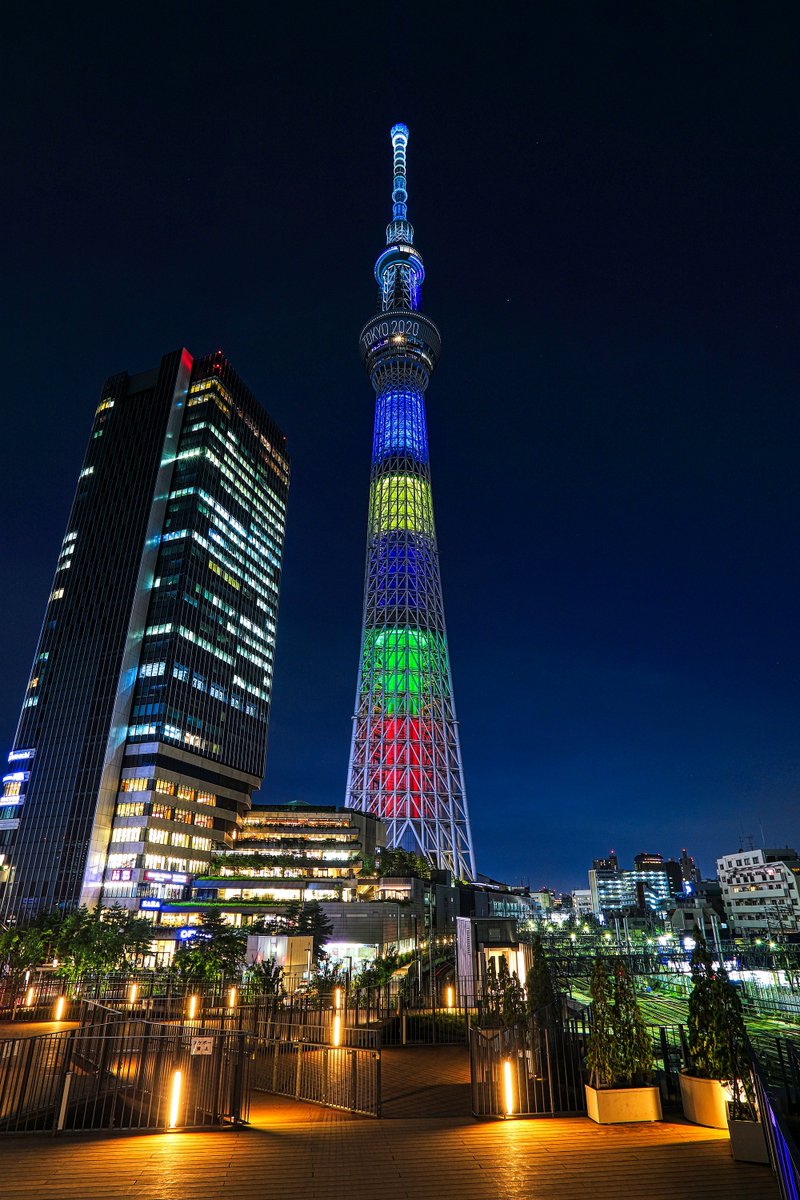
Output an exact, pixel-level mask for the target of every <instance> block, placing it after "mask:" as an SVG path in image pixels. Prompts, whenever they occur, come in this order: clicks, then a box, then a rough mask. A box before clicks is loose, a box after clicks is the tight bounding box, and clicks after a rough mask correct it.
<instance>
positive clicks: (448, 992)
mask: <svg viewBox="0 0 800 1200" xmlns="http://www.w3.org/2000/svg"><path fill="white" fill-rule="evenodd" d="M444 1002H445V1004H446V1005H447V1007H448V1008H452V1007H453V1004H454V1002H455V991H454V989H453V988H452V987H446V988H445V989H444Z"/></svg>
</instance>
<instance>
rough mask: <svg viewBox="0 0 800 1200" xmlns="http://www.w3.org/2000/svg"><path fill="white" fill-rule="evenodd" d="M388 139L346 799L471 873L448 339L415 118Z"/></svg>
mask: <svg viewBox="0 0 800 1200" xmlns="http://www.w3.org/2000/svg"><path fill="white" fill-rule="evenodd" d="M391 140H392V148H393V153H394V182H393V190H392V220H391V222H390V223H389V226H388V228H387V230H386V249H385V250H384V251H383V252H382V253H381V254H380V256H379V257H378V261H377V262H376V264H375V278H376V280H377V282H378V287H379V289H380V291H379V312H378V313H377V314H376V315H375V316H374V317H373V318H372V320H370V321H368V322H367V324H366V326H365V327H364V329H363V330H362V333H361V342H360V346H361V356H362V359H363V361H364V366H365V368H366V370H367V374H368V375H369V378H370V382H371V383H372V386H373V388H374V389H375V393H376V400H375V429H374V436H373V445H372V474H371V486H370V503H369V522H368V531H367V564H366V577H365V584H364V623H363V634H362V642H361V661H360V666H359V674H358V690H357V694H356V711H355V716H354V720H353V740H352V746H351V752H350V769H349V772H348V781H347V798H346V803H347V805H348V806H349V807H350V808H357V809H360V810H361V811H363V812H369V813H374V814H375V815H377V816H379V817H381V818H383V819H384V820H385V821H386V824H387V845H389V846H390V847H401V848H403V849H405V850H410V851H414V852H415V853H417V854H420V855H422V856H424V857H425V858H427V859H428V861H429V862H430V863H431V864H432V865H433V866H435V867H440V868H448V869H450V870H451V871H452V872H453V873H454V875H455V876H457V877H458V878H460V879H474V877H475V860H474V855H473V851H472V835H471V833H470V827H469V816H468V812H467V801H466V795H465V790H464V772H463V768H462V765H461V749H460V746H459V739H458V726H457V722H456V713H455V704H454V701H453V687H452V681H451V675H450V660H449V655H448V651H447V633H446V629H445V622H444V606H443V603H442V584H441V578H440V574H439V554H438V549H437V545H436V532H435V529H434V523H433V503H432V499H431V474H430V463H429V459H428V436H427V428H426V421H425V390H426V388H427V386H428V383H429V381H430V377H431V375H432V374H433V370H434V368H435V366H436V363H437V361H438V358H439V353H440V350H441V339H440V337H439V331H438V330H437V328H436V326H435V325H434V324H433V322H432V321H431V320H430V319H429V318H428V317H426V316H424V315H423V313H422V312H420V300H421V289H422V281H423V279H424V277H425V271H424V268H423V265H422V259H421V257H420V255H419V252H418V251H417V249H416V248H415V246H414V230H413V227H412V226H411V224H410V223H409V221H408V219H407V207H406V200H407V193H406V146H407V144H408V129H407V128H406V126H405V125H395V126H394V128H393V129H392V131H391Z"/></svg>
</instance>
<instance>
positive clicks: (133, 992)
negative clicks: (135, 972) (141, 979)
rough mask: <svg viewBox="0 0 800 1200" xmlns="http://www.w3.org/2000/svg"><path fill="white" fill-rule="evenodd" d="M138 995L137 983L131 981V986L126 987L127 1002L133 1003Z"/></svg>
mask: <svg viewBox="0 0 800 1200" xmlns="http://www.w3.org/2000/svg"><path fill="white" fill-rule="evenodd" d="M138 995H139V985H138V983H132V984H131V986H130V987H129V988H128V1004H135V1003H136V997H137V996H138Z"/></svg>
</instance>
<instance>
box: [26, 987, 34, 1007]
mask: <svg viewBox="0 0 800 1200" xmlns="http://www.w3.org/2000/svg"><path fill="white" fill-rule="evenodd" d="M34 994H35V993H34V990H33V988H32V987H29V988H28V990H27V992H26V993H25V1005H24V1007H25V1008H33V997H34Z"/></svg>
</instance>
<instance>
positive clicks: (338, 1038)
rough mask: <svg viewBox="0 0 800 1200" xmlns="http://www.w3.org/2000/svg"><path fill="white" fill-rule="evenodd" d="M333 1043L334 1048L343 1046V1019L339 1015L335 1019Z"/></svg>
mask: <svg viewBox="0 0 800 1200" xmlns="http://www.w3.org/2000/svg"><path fill="white" fill-rule="evenodd" d="M331 1041H332V1042H333V1044H334V1046H341V1044H342V1018H341V1017H340V1016H339V1014H338V1013H337V1014H336V1016H335V1017H334V1018H333V1033H332V1037H331Z"/></svg>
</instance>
